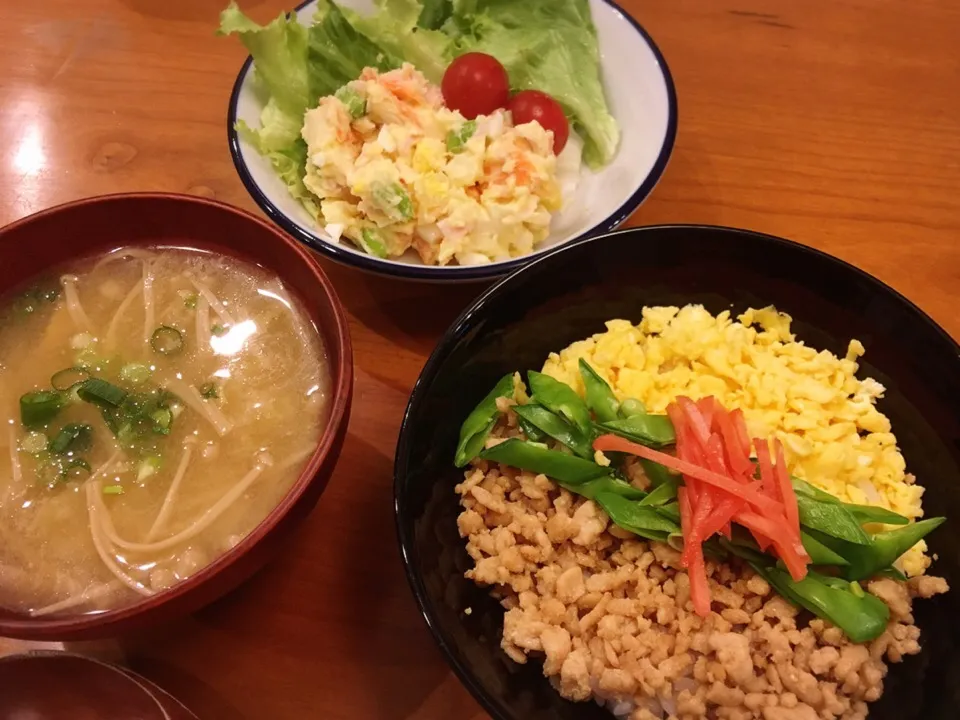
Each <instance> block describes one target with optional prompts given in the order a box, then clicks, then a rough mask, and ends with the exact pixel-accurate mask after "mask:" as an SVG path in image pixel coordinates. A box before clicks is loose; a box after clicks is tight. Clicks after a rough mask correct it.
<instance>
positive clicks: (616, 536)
mask: <svg viewBox="0 0 960 720" xmlns="http://www.w3.org/2000/svg"><path fill="white" fill-rule="evenodd" d="M501 402H509V401H503V400H501ZM507 418H508V420H507V423H508V426H507V427H503V428H500V429H499V430H498V434H499V435H501V436H502V435H504V434H507V435H513V434H517V430H516V429H515V428H514V427H513V426H514V424H515V421H516V416H515V415H514V414H513V413H512V412H510V413H508V415H507ZM493 442H498V440H497V439H491V440H489V441H488V443H493ZM457 492H458V493H459V494H460V496H461V504H462V506H463V513H462V514H461V515H460V517H459V520H458V525H459V529H460V534H461V535H462V536H463V537H465V538H466V539H467V551H468V552H469V554H470V556H471V557H472V558H473V560H474V562H475V567H474V568H473V569H472V570H470V571H468V572H467V577H468V578H470V579H472V580H473V581H475V582H477V583H478V584H481V585H489V586H491V588H493V592H494V594H495V595H497V596H498V597H499V598H500V599H501V601H502V604H503V605H504V607H505V608H507V612H506V614H505V615H504V620H503V638H502V642H501V645H502V647H503V649H504V651H505V652H506V653H507V655H509V656H510V657H511V658H512V659H513V660H515V661H516V662H518V663H525V662H527V661H528V659H529V658H530V657H534V658H538V659H542V662H543V672H544V675H546V676H547V677H549V678H550V679H551V681H552V682H553V683H554V685H555V687H556V688H557V689H558V691H559V692H560V693H561V695H563V696H564V697H566V698H568V699H570V700H589V699H591V698H593V699H595V700H597V701H598V702H601V703H603V704H605V705H606V706H607V707H608V708H609V709H610V710H611V711H612V712H613V713H614V714H616V715H617V716H619V717H622V718H629V720H653V719H654V718H664V717H667V718H673V719H676V720H693V719H694V718H716V720H751V719H753V718H758V719H761V720H819V719H821V718H822V719H823V720H831V719H833V718H843V719H844V720H854V719H858V718H865V717H866V716H867V711H868V708H867V703H869V702H872V701H874V700H876V699H877V698H879V697H880V695H881V693H882V692H883V678H884V676H885V675H886V673H887V665H886V663H887V662H899V661H900V660H901V659H902V658H903V656H904V655H911V654H915V653H917V652H919V650H920V646H919V644H918V640H919V636H920V630H919V628H917V627H916V625H914V620H913V616H912V615H911V602H912V600H913V598H915V597H924V598H926V597H930V596H932V595H935V594H937V593H942V592H946V590H947V589H948V588H947V584H946V582H945V581H944V580H943V579H941V578H935V577H924V576H921V577H916V578H912V579H911V580H910V581H909V582H908V583H897V582H894V581H892V580H875V581H873V582H871V583H869V585H868V590H869V592H871V593H873V594H874V595H876V596H877V597H879V598H881V599H882V600H883V601H884V602H886V603H887V604H888V605H889V606H890V610H891V621H890V624H889V626H888V628H887V630H886V632H884V634H883V635H882V636H880V637H879V638H877V639H876V640H874V641H873V642H871V643H867V644H862V645H855V644H853V643H851V642H850V641H849V640H848V639H847V638H846V636H845V635H844V634H843V633H841V632H840V630H839V629H837V628H835V627H833V626H831V625H830V624H829V623H826V622H824V621H823V620H819V619H815V620H813V621H811V622H809V623H808V624H807V623H802V622H801V623H798V621H797V615H798V610H797V609H796V608H795V607H793V606H792V605H790V604H789V603H788V602H787V601H786V600H784V599H783V598H782V597H780V596H778V595H777V594H775V593H774V592H773V591H772V590H771V588H770V586H769V585H768V584H767V582H766V581H765V580H763V579H762V578H760V577H759V576H757V575H755V574H754V573H753V572H752V571H751V570H749V569H748V568H744V569H741V568H735V567H732V566H729V565H726V564H724V565H715V564H713V563H710V562H708V563H707V573H708V576H709V578H710V590H711V594H712V598H713V612H711V614H710V615H709V616H708V617H707V618H705V619H701V618H700V617H698V616H697V615H696V614H694V612H693V607H692V605H691V604H690V602H689V581H688V579H687V574H686V572H685V571H683V570H681V569H680V565H679V553H677V552H676V551H674V550H673V549H671V548H670V547H669V546H667V545H664V544H661V543H650V542H646V541H642V540H640V539H638V538H636V537H635V536H633V535H631V534H630V533H627V532H625V531H623V530H621V529H619V528H617V527H616V526H614V525H612V524H611V523H610V522H609V520H608V518H607V516H606V514H605V513H604V512H603V511H602V510H600V509H599V508H598V507H597V506H596V505H594V503H593V502H591V501H589V500H584V499H583V498H580V497H577V496H575V495H572V494H570V493H568V492H567V491H566V490H563V489H561V488H559V487H558V486H556V485H555V484H554V483H553V482H551V481H550V480H549V479H548V478H547V477H545V476H544V475H533V474H531V473H528V472H520V471H517V470H515V469H513V468H508V467H504V466H499V465H489V464H488V463H485V462H482V461H481V462H477V463H476V464H475V465H474V466H473V467H472V468H471V469H470V470H468V471H467V473H466V476H465V480H464V482H463V483H461V484H460V485H458V486H457Z"/></svg>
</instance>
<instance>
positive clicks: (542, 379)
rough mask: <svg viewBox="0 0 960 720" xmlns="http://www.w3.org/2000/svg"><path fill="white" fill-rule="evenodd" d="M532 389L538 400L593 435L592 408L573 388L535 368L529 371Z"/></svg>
mask: <svg viewBox="0 0 960 720" xmlns="http://www.w3.org/2000/svg"><path fill="white" fill-rule="evenodd" d="M527 379H528V380H529V381H530V391H531V392H532V393H533V397H534V399H535V400H536V402H537V403H538V404H540V405H543V407H545V408H547V410H550V411H551V412H555V413H556V414H557V415H559V416H561V417H562V418H564V419H565V420H567V421H568V422H570V423H571V424H572V425H573V426H574V427H576V428H577V429H578V430H579V431H580V432H581V433H583V434H584V435H585V436H587V437H592V433H593V423H592V422H591V421H590V409H589V408H588V407H587V404H586V403H585V402H584V401H583V400H582V399H581V398H580V396H579V395H577V393H576V392H574V390H573V388H572V387H570V386H569V385H567V384H566V383H562V382H560V381H559V380H555V379H553V378H552V377H550V376H549V375H544V374H543V373H539V372H537V371H535V370H531V371H529V372H528V373H527Z"/></svg>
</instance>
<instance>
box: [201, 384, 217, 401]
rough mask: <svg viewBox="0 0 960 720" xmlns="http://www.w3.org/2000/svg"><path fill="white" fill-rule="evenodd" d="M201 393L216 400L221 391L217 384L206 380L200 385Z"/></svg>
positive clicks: (202, 395) (208, 398) (209, 398)
mask: <svg viewBox="0 0 960 720" xmlns="http://www.w3.org/2000/svg"><path fill="white" fill-rule="evenodd" d="M200 395H201V397H204V398H206V399H207V400H214V399H216V398H218V397H220V392H219V391H218V390H217V384H216V383H213V382H205V383H204V384H203V385H201V386H200Z"/></svg>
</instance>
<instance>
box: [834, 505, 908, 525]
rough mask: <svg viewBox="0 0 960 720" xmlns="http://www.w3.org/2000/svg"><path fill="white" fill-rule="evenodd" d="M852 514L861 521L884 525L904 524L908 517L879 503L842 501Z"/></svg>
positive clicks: (862, 522) (906, 522)
mask: <svg viewBox="0 0 960 720" xmlns="http://www.w3.org/2000/svg"><path fill="white" fill-rule="evenodd" d="M843 505H844V507H846V508H847V510H849V511H850V512H851V513H853V516H854V517H855V518H856V519H857V520H858V521H859V522H860V523H861V524H866V523H882V524H884V525H906V524H908V523H909V522H910V518H908V517H904V516H903V515H901V514H900V513H895V512H894V511H893V510H887V509H886V508H883V507H880V506H879V505H852V504H850V503H843Z"/></svg>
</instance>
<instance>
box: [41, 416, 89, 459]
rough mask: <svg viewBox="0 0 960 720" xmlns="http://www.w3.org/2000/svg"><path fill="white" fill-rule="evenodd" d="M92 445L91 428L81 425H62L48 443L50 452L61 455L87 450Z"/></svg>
mask: <svg viewBox="0 0 960 720" xmlns="http://www.w3.org/2000/svg"><path fill="white" fill-rule="evenodd" d="M92 443H93V428H92V427H90V426H89V425H86V424H83V423H70V424H69V425H64V426H63V428H61V430H60V432H58V433H57V435H56V436H55V437H54V438H53V440H52V441H51V442H50V452H52V453H56V454H58V455H62V454H64V453H68V452H78V451H81V450H89V449H90V445H91V444H92Z"/></svg>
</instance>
